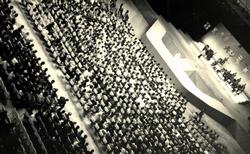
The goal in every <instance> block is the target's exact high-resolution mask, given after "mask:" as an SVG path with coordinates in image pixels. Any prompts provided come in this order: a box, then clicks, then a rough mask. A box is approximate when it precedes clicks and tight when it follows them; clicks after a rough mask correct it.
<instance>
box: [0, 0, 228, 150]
mask: <svg viewBox="0 0 250 154" xmlns="http://www.w3.org/2000/svg"><path fill="white" fill-rule="evenodd" d="M0 6H1V9H0V11H1V14H0V17H1V18H0V19H1V21H5V22H6V21H7V22H6V23H4V24H2V25H1V33H2V34H1V39H0V43H1V49H3V51H7V52H1V70H0V71H1V80H0V81H1V82H0V83H2V84H1V87H2V88H1V91H2V92H1V96H3V97H2V98H4V99H3V100H7V99H8V100H9V98H10V100H11V101H12V102H13V105H14V106H15V107H16V108H17V109H20V108H25V109H26V110H27V112H26V113H25V114H24V117H23V119H21V120H22V123H23V126H24V127H25V128H26V130H27V133H28V136H29V138H30V140H31V141H32V143H33V147H34V149H35V150H36V151H39V152H40V153H46V152H45V151H47V153H93V150H89V149H88V147H87V144H88V143H86V137H87V136H86V135H83V134H82V133H83V132H82V131H80V130H79V127H78V126H76V124H75V123H74V122H72V121H70V119H69V115H70V113H66V112H65V111H64V110H63V107H64V105H65V103H66V102H67V99H65V98H63V97H58V95H57V93H56V92H57V90H56V89H55V88H53V86H52V84H53V82H54V81H53V80H49V78H50V77H49V75H47V74H46V71H47V70H46V69H43V68H42V65H43V64H44V62H41V60H40V59H39V58H37V57H36V56H35V54H34V53H35V52H36V51H34V50H33V49H32V47H33V45H32V43H31V40H28V39H27V38H26V36H27V35H28V34H27V33H23V32H22V28H23V27H22V26H21V27H16V28H15V26H14V23H15V16H17V14H15V13H13V11H11V7H10V5H8V4H7V3H6V1H5V2H4V3H1V5H0ZM20 6H21V8H22V9H23V11H24V12H25V13H26V15H27V17H28V19H29V21H30V23H31V24H32V25H33V28H34V29H35V30H36V32H37V34H38V35H39V37H40V39H41V40H42V41H43V43H44V45H45V47H46V51H47V52H48V53H49V55H50V56H51V57H52V58H53V62H54V63H56V64H57V67H58V68H59V69H60V70H61V71H62V72H63V74H64V77H65V79H66V80H67V83H68V84H69V85H70V87H71V90H70V91H71V93H72V95H74V97H76V98H77V101H76V102H75V103H76V105H78V106H81V109H82V111H83V112H82V113H83V114H82V116H84V117H86V118H88V119H89V120H90V122H91V123H90V128H91V130H92V131H93V132H94V133H93V134H94V138H95V140H97V141H98V142H99V143H100V145H101V146H100V147H99V148H100V151H104V152H105V153H114V154H116V153H122V154H133V153H135V154H138V153H142V154H144V153H149V154H151V153H152V154H153V153H157V154H159V153H183V154H184V153H185V154H200V153H227V149H226V147H225V146H224V145H222V144H221V143H219V142H218V138H219V136H218V134H217V133H216V132H214V131H213V130H211V129H210V128H209V127H208V126H206V124H205V123H204V122H202V120H201V115H200V114H197V115H195V116H193V118H191V119H187V118H185V117H184V114H183V113H184V112H185V110H186V104H187V103H188V101H187V99H186V98H185V97H184V96H183V95H182V94H181V93H180V92H178V90H177V89H175V87H174V84H173V83H171V79H170V78H168V77H167V75H166V74H164V72H163V71H162V68H161V67H160V66H159V64H158V63H157V62H156V61H155V60H154V57H153V56H152V55H150V53H149V52H148V51H147V49H146V47H145V46H144V45H143V43H142V42H141V40H140V39H138V38H136V37H135V35H134V30H133V28H132V26H131V24H130V23H129V22H128V19H129V17H128V13H129V12H128V11H126V10H124V8H123V5H120V6H116V1H115V0H111V1H105V0H103V1H101V0H100V1H99V0H98V1H97V0H85V1H84V0H79V1H75V0H69V1H63V0H54V1H46V0H40V1H35V0H32V1H29V0H22V2H21V3H20ZM8 12H10V13H9V14H8ZM6 19H8V20H6ZM6 103H8V102H6ZM6 103H5V104H6ZM3 104H4V103H3ZM2 114H3V115H4V116H3V117H4V118H1V117H2V116H1V117H0V118H1V119H0V121H1V122H2V121H4V122H5V124H4V125H5V126H6V127H12V129H5V131H8V130H9V131H8V133H9V134H10V135H9V136H11V133H13V132H12V131H10V130H15V129H13V127H15V126H13V124H12V123H13V122H11V121H10V120H6V119H8V116H6V112H5V110H4V109H3V111H1V115H2ZM1 129H2V128H1ZM1 132H2V131H1ZM0 135H1V136H0V150H6V149H4V148H3V147H5V146H7V147H9V145H8V144H7V143H9V142H6V145H5V141H6V140H7V139H6V138H4V137H5V136H4V135H3V134H0ZM2 136H3V137H2ZM12 136H13V135H12ZM14 136H15V137H16V135H14ZM17 137H18V136H17ZM15 141H16V142H15V143H16V144H17V145H18V146H15V148H16V149H15V150H16V151H18V150H19V151H20V150H22V149H23V148H22V147H23V145H22V144H23V143H24V142H20V139H17V140H16V139H15ZM2 145H3V146H2ZM19 146H20V147H21V148H20V147H19ZM10 148H12V147H10ZM39 152H38V153H39ZM16 153H19V152H16ZM21 153H22V152H21Z"/></svg>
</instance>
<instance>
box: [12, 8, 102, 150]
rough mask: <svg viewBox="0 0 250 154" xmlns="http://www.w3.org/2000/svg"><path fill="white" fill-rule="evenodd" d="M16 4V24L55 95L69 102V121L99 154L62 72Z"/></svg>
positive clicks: (66, 106)
mask: <svg viewBox="0 0 250 154" xmlns="http://www.w3.org/2000/svg"><path fill="white" fill-rule="evenodd" d="M17 5H18V4H13V6H14V9H15V11H16V12H17V13H18V17H17V18H16V22H17V24H20V25H24V27H25V28H24V31H25V32H29V36H28V38H29V39H31V40H32V41H33V44H34V49H35V50H37V53H36V55H37V57H40V58H41V61H44V62H45V65H43V67H44V68H48V74H50V75H51V77H50V79H51V80H52V79H53V80H55V83H54V84H53V87H54V88H57V89H58V92H57V94H58V95H59V96H63V97H65V98H67V99H69V101H68V102H67V103H66V105H65V107H64V109H65V111H67V112H70V113H72V115H71V116H70V119H71V120H72V121H74V122H76V123H77V125H79V127H80V129H82V130H83V131H84V134H86V135H88V138H87V142H88V143H89V146H88V147H89V148H91V149H94V150H95V152H94V153H95V154H99V153H100V152H99V149H98V148H97V146H96V144H95V142H94V140H93V138H92V137H91V135H90V134H89V132H88V131H87V127H86V124H85V123H84V122H83V120H82V119H83V118H82V117H81V116H80V114H79V112H78V109H77V108H76V106H75V105H74V103H73V101H74V99H73V97H71V96H70V95H69V93H70V92H69V89H67V88H66V87H65V83H63V82H62V80H63V79H62V76H63V74H62V72H61V71H60V70H59V69H57V68H56V67H55V65H53V64H52V63H53V62H52V61H51V58H50V57H49V55H48V54H47V52H46V51H45V47H44V46H43V45H42V44H43V43H42V42H41V40H40V39H39V38H38V37H37V36H36V34H35V33H34V31H33V29H32V27H31V25H30V24H29V23H28V22H27V19H26V17H24V15H23V12H22V11H21V10H20V8H19V7H18V6H17Z"/></svg>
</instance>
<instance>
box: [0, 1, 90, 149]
mask: <svg viewBox="0 0 250 154" xmlns="http://www.w3.org/2000/svg"><path fill="white" fill-rule="evenodd" d="M17 16H18V14H17V13H16V12H15V11H14V10H13V6H11V5H10V1H9V0H3V1H1V3H0V21H1V25H0V33H1V34H0V48H1V52H0V92H1V97H0V153H1V154H7V153H10V154H24V153H27V154H28V153H30V154H31V153H32V154H34V153H44V154H45V153H51V154H62V153H63V154H72V153H74V154H76V153H86V154H90V153H93V150H91V149H89V148H88V143H87V142H86V138H87V136H86V135H85V134H84V132H83V131H82V130H80V129H79V126H77V125H76V123H75V122H73V121H71V120H70V113H67V112H65V111H64V109H63V108H64V105H65V104H66V102H67V101H68V100H67V99H66V98H64V97H59V96H58V95H57V89H55V88H53V83H54V81H53V80H50V76H49V75H48V74H47V73H46V72H47V69H46V68H43V65H44V62H42V61H41V60H40V58H37V57H36V56H35V53H36V50H34V49H33V46H34V45H33V44H32V41H31V40H29V39H27V36H28V35H29V34H28V33H25V32H23V28H24V26H17V24H16V20H15V18H16V17H17Z"/></svg>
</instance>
